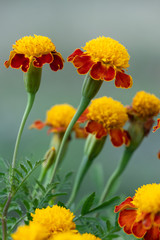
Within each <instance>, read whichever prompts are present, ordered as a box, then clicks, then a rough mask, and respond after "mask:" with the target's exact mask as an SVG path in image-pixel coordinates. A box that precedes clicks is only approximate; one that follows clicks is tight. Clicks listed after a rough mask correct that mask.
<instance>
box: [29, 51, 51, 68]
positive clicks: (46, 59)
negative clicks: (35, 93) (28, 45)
mask: <svg viewBox="0 0 160 240" xmlns="http://www.w3.org/2000/svg"><path fill="white" fill-rule="evenodd" d="M52 61H53V55H52V54H51V53H48V54H45V55H42V56H41V57H35V60H34V61H33V65H34V66H35V67H39V68H41V67H42V66H43V65H44V64H45V63H51V62H52Z"/></svg>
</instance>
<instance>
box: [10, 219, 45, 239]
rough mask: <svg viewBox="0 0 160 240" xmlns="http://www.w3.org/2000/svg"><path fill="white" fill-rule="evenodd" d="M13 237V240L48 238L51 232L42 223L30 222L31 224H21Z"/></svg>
mask: <svg viewBox="0 0 160 240" xmlns="http://www.w3.org/2000/svg"><path fill="white" fill-rule="evenodd" d="M11 237H12V239H13V240H22V239H23V240H46V239H48V237H49V234H48V232H46V229H45V228H44V227H43V226H42V225H40V224H37V223H32V222H30V224H29V225H24V226H19V227H18V229H17V231H16V232H15V233H13V234H12V235H11Z"/></svg>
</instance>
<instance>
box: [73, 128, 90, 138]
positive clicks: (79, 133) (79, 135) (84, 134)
mask: <svg viewBox="0 0 160 240" xmlns="http://www.w3.org/2000/svg"><path fill="white" fill-rule="evenodd" d="M75 134H76V138H86V137H87V136H88V133H87V132H86V131H85V129H84V128H80V127H79V128H76V129H75Z"/></svg>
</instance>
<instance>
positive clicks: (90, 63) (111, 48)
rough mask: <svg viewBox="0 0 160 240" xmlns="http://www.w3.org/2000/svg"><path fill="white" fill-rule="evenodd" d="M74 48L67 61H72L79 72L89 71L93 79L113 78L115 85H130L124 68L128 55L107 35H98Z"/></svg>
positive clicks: (130, 79) (129, 78)
mask: <svg viewBox="0 0 160 240" xmlns="http://www.w3.org/2000/svg"><path fill="white" fill-rule="evenodd" d="M82 49H83V50H84V52H83V51H82V50H81V49H76V50H75V51H74V52H73V53H72V54H71V55H70V56H69V57H68V61H69V62H73V65H74V66H75V67H76V68H77V71H78V73H79V74H86V73H87V72H89V73H90V76H91V78H93V79H94V80H104V81H111V80H113V79H114V78H115V85H116V87H121V88H130V87H132V77H131V76H130V75H127V74H126V73H125V72H124V70H126V69H127V68H128V67H129V59H130V56H129V54H128V52H127V50H126V48H125V47H124V46H123V45H122V44H120V43H119V42H118V41H116V40H114V39H111V38H109V37H107V38H106V37H104V36H102V37H98V38H96V39H93V40H91V41H89V42H87V43H86V46H85V47H82Z"/></svg>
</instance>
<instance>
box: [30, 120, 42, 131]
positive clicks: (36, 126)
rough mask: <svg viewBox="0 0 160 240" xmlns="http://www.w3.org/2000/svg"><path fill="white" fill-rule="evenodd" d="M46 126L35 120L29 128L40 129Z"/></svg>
mask: <svg viewBox="0 0 160 240" xmlns="http://www.w3.org/2000/svg"><path fill="white" fill-rule="evenodd" d="M45 126H46V123H43V122H42V121H41V120H37V121H35V122H34V123H33V124H32V125H31V126H30V127H29V128H30V129H32V128H36V129H38V130H41V129H42V128H44V127H45Z"/></svg>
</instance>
